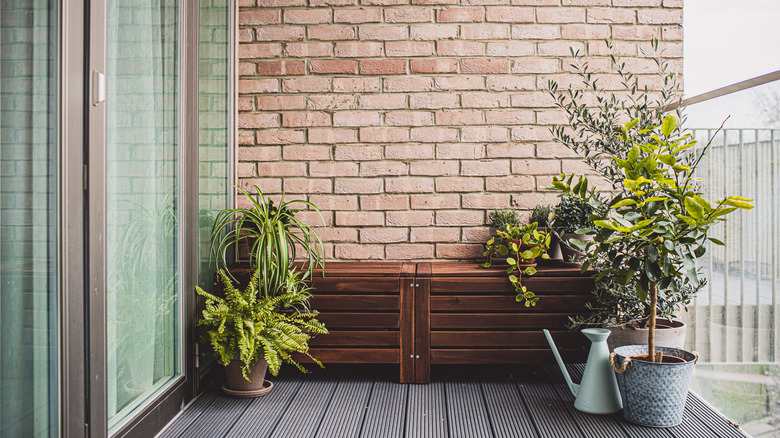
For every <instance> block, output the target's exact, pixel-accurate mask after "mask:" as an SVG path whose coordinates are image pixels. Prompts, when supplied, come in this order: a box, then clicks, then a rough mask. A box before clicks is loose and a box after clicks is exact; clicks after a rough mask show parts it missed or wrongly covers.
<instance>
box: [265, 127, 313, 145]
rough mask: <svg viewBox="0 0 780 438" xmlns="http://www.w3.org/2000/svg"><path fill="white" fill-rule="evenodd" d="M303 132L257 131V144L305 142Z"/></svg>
mask: <svg viewBox="0 0 780 438" xmlns="http://www.w3.org/2000/svg"><path fill="white" fill-rule="evenodd" d="M305 141H306V140H305V135H304V132H303V131H292V130H278V129H262V130H260V131H257V144H291V143H303V142H305Z"/></svg>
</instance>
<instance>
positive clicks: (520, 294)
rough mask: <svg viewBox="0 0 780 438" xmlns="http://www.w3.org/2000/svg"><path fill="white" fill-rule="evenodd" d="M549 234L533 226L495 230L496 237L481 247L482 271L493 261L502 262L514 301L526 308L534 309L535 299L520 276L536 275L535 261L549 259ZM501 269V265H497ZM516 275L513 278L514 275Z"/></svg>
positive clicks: (491, 264)
mask: <svg viewBox="0 0 780 438" xmlns="http://www.w3.org/2000/svg"><path fill="white" fill-rule="evenodd" d="M550 239H551V238H550V234H549V233H547V232H544V231H539V230H538V229H537V224H536V223H535V222H534V223H531V224H528V225H523V226H520V225H514V226H510V227H507V230H506V231H504V230H498V237H491V238H490V240H488V241H487V243H486V244H485V252H484V253H483V254H482V255H483V256H485V259H486V260H485V262H484V263H482V264H481V265H480V267H482V268H490V267H491V266H493V265H494V262H493V259H494V258H500V259H503V261H504V264H505V266H508V267H507V268H506V273H507V275H508V276H509V277H508V278H509V281H510V282H511V283H512V286H513V287H514V289H515V292H516V293H517V296H516V297H515V300H516V301H517V302H522V303H523V304H524V305H525V306H526V307H531V306H535V305H536V302H537V301H539V297H537V296H536V294H535V293H533V292H532V291H529V290H528V288H526V287H525V286H524V285H523V284H522V277H523V274H525V275H528V276H531V275H534V274H535V273H536V268H535V267H536V259H537V258H540V259H549V258H550V256H549V255H547V249H548V248H549V247H550ZM501 267H502V268H503V266H501ZM515 273H517V275H515Z"/></svg>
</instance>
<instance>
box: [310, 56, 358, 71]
mask: <svg viewBox="0 0 780 438" xmlns="http://www.w3.org/2000/svg"><path fill="white" fill-rule="evenodd" d="M309 72H311V73H312V74H356V73H357V61H353V60H349V59H312V60H310V61H309Z"/></svg>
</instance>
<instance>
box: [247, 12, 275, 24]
mask: <svg viewBox="0 0 780 438" xmlns="http://www.w3.org/2000/svg"><path fill="white" fill-rule="evenodd" d="M279 21H280V17H279V11H278V10H259V11H241V13H240V14H238V24H239V25H241V26H251V25H257V24H276V23H279Z"/></svg>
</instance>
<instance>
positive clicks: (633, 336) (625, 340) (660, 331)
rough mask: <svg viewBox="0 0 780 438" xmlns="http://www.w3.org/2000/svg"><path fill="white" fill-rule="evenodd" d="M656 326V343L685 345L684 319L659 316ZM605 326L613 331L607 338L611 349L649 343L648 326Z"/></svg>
mask: <svg viewBox="0 0 780 438" xmlns="http://www.w3.org/2000/svg"><path fill="white" fill-rule="evenodd" d="M655 327H656V328H655V345H659V346H662V347H670V348H682V347H683V346H684V345H685V332H686V325H685V323H683V322H682V321H670V320H668V319H660V318H659V319H656V320H655ZM604 328H606V329H608V330H609V331H610V332H611V333H610V335H609V338H607V345H609V350H610V351H613V350H614V349H615V348H617V347H622V346H624V345H647V332H648V329H646V328H645V329H640V328H633V327H622V326H607V325H605V326H604Z"/></svg>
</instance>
